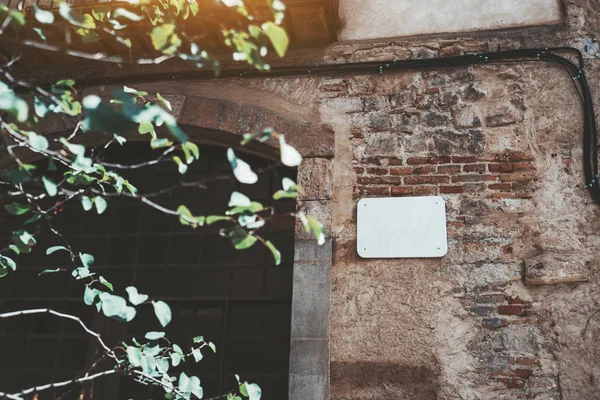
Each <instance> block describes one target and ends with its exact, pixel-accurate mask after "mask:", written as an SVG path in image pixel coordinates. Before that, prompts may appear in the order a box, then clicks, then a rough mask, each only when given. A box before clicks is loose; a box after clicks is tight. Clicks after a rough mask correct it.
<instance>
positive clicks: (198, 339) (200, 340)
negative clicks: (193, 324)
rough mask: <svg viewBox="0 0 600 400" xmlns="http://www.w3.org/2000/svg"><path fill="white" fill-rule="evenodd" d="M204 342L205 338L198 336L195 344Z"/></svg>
mask: <svg viewBox="0 0 600 400" xmlns="http://www.w3.org/2000/svg"><path fill="white" fill-rule="evenodd" d="M202 342H204V336H196V337H195V338H194V343H202Z"/></svg>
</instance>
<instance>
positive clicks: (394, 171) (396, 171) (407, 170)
mask: <svg viewBox="0 0 600 400" xmlns="http://www.w3.org/2000/svg"><path fill="white" fill-rule="evenodd" d="M410 174H412V168H411V167H393V168H390V175H410Z"/></svg>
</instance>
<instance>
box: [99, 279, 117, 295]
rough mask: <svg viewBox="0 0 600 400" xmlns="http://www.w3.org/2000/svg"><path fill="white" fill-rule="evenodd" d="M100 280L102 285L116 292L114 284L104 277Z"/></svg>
mask: <svg viewBox="0 0 600 400" xmlns="http://www.w3.org/2000/svg"><path fill="white" fill-rule="evenodd" d="M99 279H100V283H101V284H103V285H104V286H106V287H107V288H109V289H110V291H111V292H112V291H113V290H114V288H113V284H112V283H110V282H109V281H107V280H106V279H105V278H104V277H103V276H101V277H100V278H99Z"/></svg>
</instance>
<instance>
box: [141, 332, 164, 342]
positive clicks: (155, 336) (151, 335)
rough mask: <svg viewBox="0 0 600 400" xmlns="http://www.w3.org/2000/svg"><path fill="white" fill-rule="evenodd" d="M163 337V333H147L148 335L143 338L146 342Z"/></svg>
mask: <svg viewBox="0 0 600 400" xmlns="http://www.w3.org/2000/svg"><path fill="white" fill-rule="evenodd" d="M163 337H165V333H164V332H148V333H146V336H145V338H146V339H148V340H158V339H160V338H163Z"/></svg>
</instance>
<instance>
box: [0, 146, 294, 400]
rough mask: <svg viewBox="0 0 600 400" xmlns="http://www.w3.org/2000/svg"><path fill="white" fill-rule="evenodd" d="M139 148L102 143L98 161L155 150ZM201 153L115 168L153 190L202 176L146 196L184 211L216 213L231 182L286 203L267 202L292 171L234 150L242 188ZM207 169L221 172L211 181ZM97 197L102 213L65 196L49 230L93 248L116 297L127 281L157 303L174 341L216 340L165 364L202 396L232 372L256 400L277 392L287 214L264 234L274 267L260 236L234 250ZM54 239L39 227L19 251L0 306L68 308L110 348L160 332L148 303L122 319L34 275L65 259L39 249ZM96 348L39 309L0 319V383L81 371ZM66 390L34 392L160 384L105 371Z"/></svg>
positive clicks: (230, 383) (122, 392)
mask: <svg viewBox="0 0 600 400" xmlns="http://www.w3.org/2000/svg"><path fill="white" fill-rule="evenodd" d="M147 147H148V146H147V144H127V145H125V146H124V147H123V148H115V149H114V150H111V151H110V152H109V151H107V152H106V153H105V154H104V157H106V158H107V159H109V160H111V161H118V162H120V163H135V162H138V161H143V160H145V159H148V158H149V157H153V155H156V152H155V151H152V150H150V149H147ZM200 153H201V160H200V161H198V162H197V163H195V164H192V166H191V167H190V169H189V170H188V172H187V173H186V174H185V175H183V176H181V175H180V174H179V173H178V172H177V168H176V166H175V164H174V163H172V162H165V163H161V164H159V165H157V166H152V167H148V168H144V169H142V170H124V171H122V173H123V175H124V176H125V177H126V178H127V179H129V180H130V181H131V182H132V183H133V184H134V185H136V186H137V187H138V189H139V192H140V193H150V192H155V191H157V190H160V189H162V188H165V187H169V186H172V185H174V184H176V183H177V182H178V181H180V180H184V181H187V182H190V181H196V180H200V179H211V181H210V182H209V183H207V187H206V189H199V188H188V187H185V188H180V189H177V190H174V191H172V192H169V193H166V194H162V195H160V196H157V197H154V198H153V200H155V201H157V202H158V203H160V204H161V205H164V206H166V207H169V208H172V209H176V208H177V206H178V205H180V204H185V205H187V206H188V207H189V208H190V210H191V211H192V213H193V214H194V215H211V214H222V213H223V212H224V211H225V210H226V209H227V208H228V207H227V203H228V201H229V196H230V193H231V191H232V190H238V191H240V192H242V193H244V194H246V195H248V196H249V197H251V198H252V199H253V200H256V201H260V202H262V203H263V204H272V205H274V206H275V208H276V210H277V211H279V212H284V213H285V212H293V211H294V209H295V202H293V201H277V202H273V201H272V200H270V199H271V196H272V194H273V193H274V192H275V191H276V190H279V189H280V188H281V179H282V178H283V177H289V178H291V179H294V180H295V178H296V176H295V174H296V172H295V170H293V169H289V168H283V167H278V166H274V165H273V163H272V162H269V161H265V160H263V159H260V158H257V157H253V156H249V155H243V154H242V153H240V156H241V157H242V158H243V159H244V160H246V161H247V162H249V163H250V165H252V167H253V168H254V169H255V170H256V171H258V172H259V181H258V182H257V183H256V184H255V185H242V184H239V183H238V182H237V181H235V179H234V178H233V177H232V175H231V170H230V167H229V164H228V163H227V159H226V155H225V150H224V149H221V148H216V147H208V146H205V147H201V148H200ZM227 175H228V176H227ZM216 176H223V179H219V180H215V181H212V179H213V178H214V177H216ZM108 201H109V207H108V208H107V210H106V211H105V213H104V214H103V215H101V216H98V215H97V214H96V213H95V211H89V212H85V211H84V210H83V209H82V207H81V204H79V202H78V201H75V202H72V203H71V204H69V205H67V206H66V207H65V209H64V211H62V214H63V215H60V216H58V217H57V218H56V221H55V222H54V223H53V226H54V227H55V228H56V229H57V230H59V231H60V232H62V233H64V234H65V237H66V238H67V239H68V240H69V242H70V244H71V245H72V246H73V249H75V250H76V251H82V252H87V253H90V254H93V255H94V257H95V259H96V261H95V263H94V264H93V267H92V269H93V271H94V272H96V273H97V274H99V275H103V276H105V277H106V278H107V279H108V280H109V281H111V282H112V283H113V284H114V286H115V292H116V293H117V294H119V295H124V289H125V287H127V286H129V285H134V286H136V287H137V288H138V289H139V290H140V291H141V292H143V293H147V294H149V295H150V296H151V297H153V298H158V299H161V300H165V301H167V302H168V303H169V304H170V306H171V308H172V309H173V320H172V322H171V324H170V325H169V326H168V327H167V329H166V332H167V334H168V336H169V337H170V339H172V340H173V341H174V342H176V343H178V344H179V345H180V346H181V347H183V348H185V346H187V347H189V346H190V345H191V341H192V338H193V337H194V336H197V335H203V336H204V337H205V338H206V339H207V340H210V341H212V342H214V343H215V344H216V346H217V353H216V354H212V352H210V351H206V352H204V355H205V357H204V359H203V360H202V361H200V362H199V363H194V362H193V360H192V359H188V360H186V362H185V363H183V364H182V365H181V366H180V367H178V368H177V369H173V370H172V371H182V370H183V371H186V373H188V374H193V375H197V376H199V377H200V379H201V381H202V386H203V388H204V397H212V396H216V395H219V394H223V393H226V392H227V391H228V390H230V389H231V388H233V387H235V386H236V384H235V380H234V377H233V375H234V374H236V373H237V374H239V375H240V376H242V377H243V378H244V379H248V380H250V381H254V382H257V383H258V384H259V385H260V386H261V387H262V388H263V393H264V395H263V398H264V399H265V400H270V399H271V400H281V399H285V398H287V384H288V383H287V381H288V358H289V342H290V321H291V294H292V263H293V247H294V246H293V245H294V221H293V219H291V218H290V219H289V220H288V219H283V220H281V221H278V222H277V223H273V224H270V225H268V226H267V227H266V229H265V232H264V233H263V236H265V237H266V238H267V239H269V240H271V241H272V242H273V243H275V244H276V245H277V247H278V248H279V250H280V251H281V253H282V256H283V260H282V265H280V266H275V265H274V262H273V259H272V256H271V253H270V252H269V251H268V250H267V249H266V248H264V247H263V246H262V245H261V244H256V245H254V246H253V247H252V248H250V249H248V250H245V251H236V250H235V249H234V248H233V246H232V244H231V242H230V241H229V239H227V238H224V237H222V236H220V235H219V233H218V230H219V229H220V228H221V227H222V226H219V225H215V226H210V227H202V228H199V229H197V230H193V229H191V228H189V227H186V226H182V225H181V224H180V223H179V221H178V219H177V218H176V217H172V216H168V215H165V214H163V213H161V212H159V211H157V210H155V209H152V208H151V207H149V206H146V205H143V204H140V203H139V201H137V200H134V199H127V198H108ZM3 217H4V215H3ZM13 226H14V225H12V224H11V223H10V219H7V218H5V219H3V220H2V221H0V231H1V232H0V234H1V235H2V236H1V239H2V240H3V241H4V243H7V242H8V240H9V237H8V235H9V234H10V232H9V230H10V228H11V227H13ZM60 244H61V242H60V239H59V238H58V237H56V236H55V235H52V234H51V233H49V232H47V231H42V233H40V235H39V237H38V244H37V246H35V248H34V250H33V252H32V253H31V254H29V255H24V256H20V257H19V260H18V263H19V268H18V270H17V271H16V272H15V273H11V274H9V275H8V276H7V277H5V278H3V279H0V312H5V311H10V310H16V309H30V308H39V307H48V308H53V309H56V310H58V311H64V312H69V313H72V314H75V315H78V316H82V318H83V320H84V322H85V323H86V324H87V325H88V326H90V327H91V328H92V329H94V330H96V331H99V332H101V333H102V334H103V337H104V338H105V340H107V342H109V343H111V344H112V345H117V344H118V343H119V342H120V341H121V340H123V339H125V338H131V337H137V338H138V339H142V338H143V333H144V332H147V331H151V330H161V328H160V325H159V324H158V322H157V320H156V318H155V317H154V315H153V313H152V310H151V307H142V308H140V309H139V312H138V316H137V317H136V319H135V320H134V321H133V322H131V323H129V324H121V323H118V322H116V321H110V320H107V319H106V318H104V317H103V316H102V315H101V314H98V313H96V311H95V309H94V308H92V307H88V306H86V305H85V304H84V303H83V285H82V284H80V283H79V282H76V281H74V280H73V279H72V278H71V277H70V276H69V274H68V273H60V274H49V275H44V276H41V277H38V276H37V274H38V272H39V271H41V270H43V269H46V268H56V267H61V266H62V267H64V266H67V265H69V260H68V256H67V255H66V253H55V254H53V255H51V256H46V255H45V250H46V248H48V247H50V246H53V245H60ZM97 351H98V349H97V347H96V346H95V342H93V341H92V340H90V338H89V336H86V335H85V333H84V332H83V330H81V329H80V328H79V326H78V325H77V324H76V323H75V322H72V321H66V320H62V319H57V318H55V317H53V316H50V315H43V314H39V315H32V316H23V317H17V318H11V319H8V320H0V391H4V392H9V393H11V392H12V391H16V390H18V389H23V388H26V387H31V386H35V385H41V384H45V383H49V382H52V381H58V380H66V379H70V378H72V377H74V376H77V375H80V374H82V373H84V372H85V371H86V369H87V368H89V367H90V365H91V364H92V363H93V362H94V361H95V360H96V359H97V358H98V357H97V356H98V353H97ZM102 366H103V365H102V364H100V365H99V366H98V368H101V367H102ZM97 370H99V369H97ZM172 371H171V372H172ZM178 374H179V372H177V375H178ZM172 375H174V373H172ZM68 389H74V390H72V391H70V392H68V390H56V391H55V392H52V391H45V392H41V393H40V395H39V397H38V398H39V399H40V400H43V399H46V398H48V399H50V398H59V397H60V396H63V395H64V397H62V398H63V399H76V398H78V397H79V395H80V393H84V394H85V396H84V397H90V398H91V396H90V393H93V397H94V398H95V399H110V400H113V399H115V398H118V399H124V400H127V399H131V398H134V399H162V398H164V391H162V389H156V388H149V387H145V386H140V385H139V384H135V383H133V382H132V380H131V378H129V377H125V378H119V377H116V378H115V377H112V378H110V379H108V378H105V379H101V380H98V381H96V382H95V383H93V384H92V385H87V386H85V387H82V386H81V385H80V386H75V387H73V386H69V387H68ZM65 392H68V393H67V394H66V395H65Z"/></svg>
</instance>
